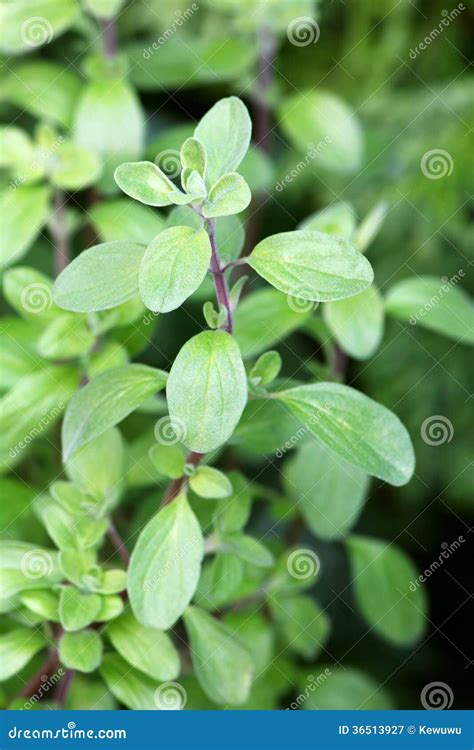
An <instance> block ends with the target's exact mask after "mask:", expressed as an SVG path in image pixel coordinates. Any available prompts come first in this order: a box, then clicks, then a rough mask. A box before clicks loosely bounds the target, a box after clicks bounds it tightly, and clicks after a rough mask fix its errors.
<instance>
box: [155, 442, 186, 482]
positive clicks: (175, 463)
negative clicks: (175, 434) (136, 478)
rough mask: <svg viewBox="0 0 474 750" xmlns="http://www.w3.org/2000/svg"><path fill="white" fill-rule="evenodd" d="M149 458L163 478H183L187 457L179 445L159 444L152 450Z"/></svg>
mask: <svg viewBox="0 0 474 750" xmlns="http://www.w3.org/2000/svg"><path fill="white" fill-rule="evenodd" d="M149 456H150V459H151V461H152V463H153V465H154V466H156V469H157V470H158V471H159V472H160V474H163V476H165V477H169V478H170V479H178V478H179V477H182V476H183V474H184V467H185V457H184V453H183V451H182V450H181V448H180V447H179V445H162V444H161V443H157V444H156V445H153V446H152V447H151V448H150V452H149Z"/></svg>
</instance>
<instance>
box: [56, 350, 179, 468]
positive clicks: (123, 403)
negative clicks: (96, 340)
mask: <svg viewBox="0 0 474 750" xmlns="http://www.w3.org/2000/svg"><path fill="white" fill-rule="evenodd" d="M166 377H167V375H166V373H165V372H163V371H162V370H155V369H154V368H153V367H148V366H147V365H124V366H123V367H116V368H115V369H114V370H107V372H104V373H102V374H101V375H98V376H97V377H96V378H94V379H93V380H91V381H90V383H88V384H87V385H86V386H84V388H81V390H80V391H78V392H77V393H75V394H74V397H73V398H72V399H71V401H70V402H69V404H68V407H67V409H66V415H65V417H64V422H63V427H62V444H63V459H64V461H65V462H66V461H67V460H68V458H69V457H70V456H71V455H72V454H73V453H74V452H75V451H77V450H78V449H79V448H80V447H81V446H83V445H86V443H89V442H90V441H91V440H93V439H94V438H96V437H98V436H99V435H102V433H104V432H105V431H106V430H108V429H109V427H113V426H114V425H116V424H118V422H121V421H122V419H125V417H127V416H128V415H129V414H130V413H131V412H132V411H134V410H135V409H136V408H137V406H140V404H142V403H143V402H144V401H146V399H147V398H148V397H149V396H152V395H153V394H154V393H157V392H158V391H160V390H161V389H162V388H163V387H164V385H165V383H166Z"/></svg>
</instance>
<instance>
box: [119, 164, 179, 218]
mask: <svg viewBox="0 0 474 750" xmlns="http://www.w3.org/2000/svg"><path fill="white" fill-rule="evenodd" d="M115 182H116V183H117V185H118V186H119V188H120V189H121V190H123V192H124V193H126V194H127V195H129V196H130V197H131V198H134V199H135V200H136V201H140V202H141V203H145V204H146V205H147V206H158V207H161V206H169V205H171V204H172V203H173V201H172V200H171V199H170V197H169V195H170V193H171V192H173V191H175V190H176V186H175V185H174V184H173V183H172V182H171V180H170V179H169V177H167V176H166V175H165V173H164V172H162V171H161V169H160V168H159V167H157V166H156V164H153V162H151V161H137V162H127V163H125V164H121V165H120V166H119V167H117V169H116V170H115Z"/></svg>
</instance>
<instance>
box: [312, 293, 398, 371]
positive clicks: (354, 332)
mask: <svg viewBox="0 0 474 750" xmlns="http://www.w3.org/2000/svg"><path fill="white" fill-rule="evenodd" d="M324 320H325V322H326V323H327V325H328V327H329V329H330V330H331V332H332V334H333V335H334V338H335V339H336V341H337V343H338V344H339V346H340V347H341V349H343V350H344V351H345V352H346V354H348V355H349V356H351V357H354V359H368V358H369V357H371V356H372V355H373V354H374V353H375V352H376V351H377V349H378V347H379V345H380V342H381V340H382V337H383V328H384V304H383V300H382V298H381V296H380V294H379V292H378V290H377V289H376V288H375V287H374V286H370V287H369V288H368V289H366V290H365V292H362V293H361V294H356V295H355V297H350V298H349V299H343V300H339V301H337V302H327V303H326V304H325V305H324Z"/></svg>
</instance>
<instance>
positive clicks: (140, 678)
mask: <svg viewBox="0 0 474 750" xmlns="http://www.w3.org/2000/svg"><path fill="white" fill-rule="evenodd" d="M99 669H100V673H101V675H102V677H103V678H104V680H105V682H106V683H107V687H108V688H109V690H110V692H111V693H112V695H114V696H115V697H116V698H117V700H118V701H119V702H120V703H123V704H124V706H127V708H130V709H132V711H155V710H156V709H157V708H158V706H157V705H156V702H155V693H156V689H157V685H156V680H152V679H151V678H150V677H147V676H146V675H144V674H143V673H142V672H139V671H138V669H133V667H130V664H128V662H126V661H125V660H124V659H122V658H121V657H120V656H119V655H118V654H106V655H105V656H104V659H103V661H102V664H101V665H100V668H99Z"/></svg>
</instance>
